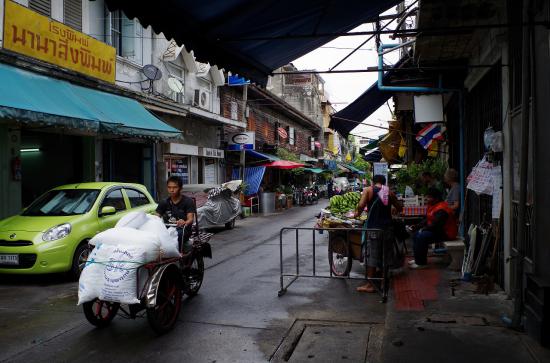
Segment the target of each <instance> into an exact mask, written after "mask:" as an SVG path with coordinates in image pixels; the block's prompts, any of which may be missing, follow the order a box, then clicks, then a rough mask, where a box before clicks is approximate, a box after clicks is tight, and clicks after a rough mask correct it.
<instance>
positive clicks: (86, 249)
mask: <svg viewBox="0 0 550 363" xmlns="http://www.w3.org/2000/svg"><path fill="white" fill-rule="evenodd" d="M89 255H90V246H89V245H88V242H82V243H81V244H79V245H78V247H77V248H76V251H74V255H73V263H72V265H71V270H70V271H69V272H70V274H71V277H72V278H73V279H75V280H78V278H79V277H80V273H81V272H82V269H84V265H86V261H88V256H89Z"/></svg>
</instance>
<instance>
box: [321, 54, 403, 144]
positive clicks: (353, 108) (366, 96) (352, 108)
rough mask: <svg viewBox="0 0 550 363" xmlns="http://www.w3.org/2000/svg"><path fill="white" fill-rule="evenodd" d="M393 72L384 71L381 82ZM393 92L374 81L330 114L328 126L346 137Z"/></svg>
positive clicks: (386, 81) (396, 65)
mask: <svg viewBox="0 0 550 363" xmlns="http://www.w3.org/2000/svg"><path fill="white" fill-rule="evenodd" d="M409 59H410V58H409V56H405V57H404V58H402V59H400V60H399V61H398V62H397V63H396V64H395V65H394V66H393V68H400V67H402V66H403V65H404V64H405V63H407V61H408V60H409ZM394 73H395V72H392V71H388V72H386V73H384V77H383V82H384V84H387V83H388V81H389V79H390V78H391V77H392V75H393V74H394ZM393 94H394V92H390V91H381V90H380V89H379V88H378V82H374V83H373V84H372V85H371V86H370V87H369V88H368V89H367V90H366V91H365V92H363V94H362V95H361V96H359V97H358V98H357V99H356V100H355V101H353V102H352V103H350V104H349V105H348V106H347V107H346V108H344V109H342V110H340V111H338V112H336V113H335V114H333V115H331V117H330V123H329V128H331V129H333V130H336V131H338V132H339V133H340V134H341V135H342V136H345V137H347V136H348V135H349V133H350V132H351V130H353V129H354V128H356V127H357V126H358V125H359V124H360V123H361V122H363V121H364V120H365V119H366V118H367V117H369V116H370V115H371V114H372V113H373V112H374V111H376V110H378V109H379V108H380V106H382V105H383V104H384V102H386V101H387V100H389V99H390V97H392V96H393Z"/></svg>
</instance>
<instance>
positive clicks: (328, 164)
mask: <svg viewBox="0 0 550 363" xmlns="http://www.w3.org/2000/svg"><path fill="white" fill-rule="evenodd" d="M325 169H328V170H336V169H338V166H337V164H336V161H335V160H325Z"/></svg>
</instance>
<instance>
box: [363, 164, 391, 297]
mask: <svg viewBox="0 0 550 363" xmlns="http://www.w3.org/2000/svg"><path fill="white" fill-rule="evenodd" d="M372 181H373V185H372V186H370V187H368V188H365V189H364V190H363V193H362V194H361V199H360V201H359V205H358V206H357V210H356V213H355V216H356V217H358V216H359V215H361V213H362V212H363V209H364V208H365V206H367V207H368V218H367V221H366V222H365V226H364V228H366V229H381V230H383V233H382V237H381V238H379V239H377V240H370V239H369V240H367V241H363V244H364V250H365V253H364V255H365V256H366V257H365V258H366V265H367V277H370V278H373V277H376V270H377V269H378V268H382V267H383V266H382V252H383V251H382V248H383V246H388V245H390V244H391V243H390V242H391V241H392V240H393V239H394V234H393V230H392V206H393V207H395V208H396V210H397V211H400V210H401V204H400V203H399V202H398V200H397V197H396V196H395V194H393V192H391V191H390V190H389V188H388V187H387V186H386V177H385V176H384V175H375V176H374V177H373V179H372ZM357 291H359V292H375V291H376V290H375V287H374V285H373V284H372V283H371V282H370V281H368V282H367V283H366V284H365V285H362V286H359V287H357Z"/></svg>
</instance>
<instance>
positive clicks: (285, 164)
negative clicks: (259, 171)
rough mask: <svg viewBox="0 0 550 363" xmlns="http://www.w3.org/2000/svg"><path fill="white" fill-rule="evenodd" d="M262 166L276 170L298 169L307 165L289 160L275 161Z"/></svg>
mask: <svg viewBox="0 0 550 363" xmlns="http://www.w3.org/2000/svg"><path fill="white" fill-rule="evenodd" d="M262 166H266V167H268V168H275V169H297V168H303V167H304V166H305V165H304V164H300V163H296V162H294V161H289V160H275V161H272V162H270V163H267V164H264V165H262Z"/></svg>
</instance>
